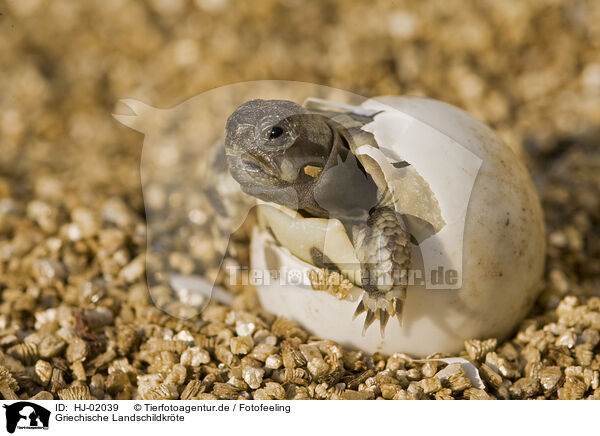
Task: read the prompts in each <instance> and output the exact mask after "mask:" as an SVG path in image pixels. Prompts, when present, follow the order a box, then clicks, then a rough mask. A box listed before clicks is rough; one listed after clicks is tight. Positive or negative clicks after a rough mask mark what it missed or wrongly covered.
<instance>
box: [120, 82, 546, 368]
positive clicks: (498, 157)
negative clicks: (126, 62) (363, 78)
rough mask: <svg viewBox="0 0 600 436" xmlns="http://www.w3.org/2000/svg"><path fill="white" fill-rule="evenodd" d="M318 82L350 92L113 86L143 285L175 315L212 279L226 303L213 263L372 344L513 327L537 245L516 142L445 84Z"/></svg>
mask: <svg viewBox="0 0 600 436" xmlns="http://www.w3.org/2000/svg"><path fill="white" fill-rule="evenodd" d="M313 95H324V96H331V95H336V100H338V99H339V100H343V101H346V102H347V101H352V102H355V101H359V97H358V96H354V95H351V94H349V93H344V92H342V91H340V90H331V89H328V88H327V89H325V88H319V87H316V85H311V84H302V83H297V82H276V83H271V82H269V81H259V82H248V83H243V84H234V85H229V86H225V87H222V88H219V89H215V90H212V91H210V92H207V93H204V94H200V95H198V96H196V97H194V98H193V99H190V100H188V101H186V102H185V103H182V104H181V105H178V106H176V107H174V108H170V109H167V110H163V109H156V108H151V107H149V106H148V105H144V104H142V103H140V102H136V101H132V100H126V101H125V103H126V104H127V105H128V106H129V107H130V108H132V110H133V112H134V113H135V115H119V116H117V118H118V119H119V120H120V121H122V122H123V123H125V124H126V125H128V126H131V127H133V128H135V129H137V130H140V131H142V132H144V133H146V137H145V140H144V149H143V152H142V186H143V194H144V203H145V207H146V216H147V220H148V226H147V238H148V255H147V256H146V274H147V278H148V283H149V289H150V295H151V296H152V298H153V299H154V301H155V303H156V304H157V305H158V306H159V307H160V308H161V309H163V310H165V311H167V312H168V313H170V314H173V315H175V316H178V317H183V318H191V317H193V316H195V315H196V314H197V313H198V311H199V310H202V309H203V308H204V307H205V305H206V304H207V302H208V300H209V299H208V298H207V297H208V296H210V295H211V294H210V293H211V290H212V298H216V299H219V300H220V301H222V302H225V303H226V302H227V298H229V299H231V295H229V294H227V293H226V291H224V290H223V288H219V286H213V285H214V283H216V282H218V280H220V279H219V274H217V273H218V271H219V265H223V268H222V272H223V271H226V272H227V271H233V273H232V274H231V275H230V276H227V275H225V277H233V278H234V280H238V278H239V277H249V278H250V280H251V281H252V284H253V285H254V286H255V287H256V289H257V292H258V297H259V299H260V302H261V304H262V306H263V308H264V309H265V310H267V311H268V312H271V313H273V314H275V315H278V316H280V317H285V318H286V319H289V320H290V321H293V322H295V323H297V324H300V325H301V326H303V327H304V328H305V329H307V330H308V331H310V333H311V334H312V335H314V336H317V337H322V338H326V339H329V340H333V341H336V342H338V343H340V344H342V345H346V346H350V347H354V348H358V349H361V350H363V351H366V352H370V353H374V352H381V353H386V354H392V353H395V352H398V351H400V352H404V353H409V354H413V355H418V356H426V355H429V354H431V353H450V354H451V353H456V352H458V351H459V350H461V349H462V348H463V343H464V341H465V340H467V339H470V338H480V339H486V338H491V337H495V338H497V339H498V340H502V339H503V338H504V337H506V336H507V335H508V334H510V332H511V331H513V329H514V328H515V327H516V325H517V324H518V323H519V322H520V321H521V320H522V319H523V317H524V316H525V314H526V313H527V311H528V309H529V308H530V307H531V305H532V304H533V302H534V301H535V298H536V296H537V295H538V293H539V291H540V289H541V288H540V286H539V282H540V278H541V277H542V273H543V268H544V258H545V249H546V247H545V237H544V234H545V229H544V222H543V216H542V210H541V206H540V202H539V198H538V196H537V193H536V190H535V187H534V185H533V183H532V181H531V178H530V177H529V174H528V172H527V170H526V168H525V166H524V165H523V163H522V162H521V161H520V159H519V158H518V157H517V156H516V155H515V154H514V153H513V152H512V150H510V148H509V147H507V146H506V145H505V144H504V143H503V142H502V140H501V139H500V138H499V137H498V136H497V135H495V134H494V133H493V132H492V131H491V130H490V129H489V128H487V127H486V126H485V125H484V124H483V123H481V122H479V121H477V120H476V119H474V118H473V117H471V116H470V115H468V114H467V113H465V112H463V111H462V110H460V109H458V108H455V107H453V106H450V105H448V104H445V103H442V102H439V101H435V100H430V99H424V98H416V97H397V96H390V97H376V98H372V99H367V100H365V99H362V98H361V99H360V101H362V103H360V104H356V105H352V104H346V103H340V102H338V101H334V100H322V99H317V98H313V97H311V96H313ZM299 102H303V103H302V104H299ZM225 120H227V121H226V122H225ZM211 146H212V147H213V148H212V151H210V152H208V150H209V148H210V147H211ZM252 209H254V210H255V211H256V213H253V214H252V215H251V216H249V215H248V213H249V212H250V211H251V210H252ZM247 218H249V219H247ZM236 229H242V230H243V231H242V232H241V234H243V235H247V234H251V238H250V241H249V246H248V243H247V239H244V238H246V236H242V237H241V239H237V237H236V236H235V234H234V231H236ZM232 234H233V235H234V236H233V238H232V237H231V236H232ZM228 243H229V247H230V248H229V249H228ZM227 253H229V254H227ZM240 253H241V254H242V256H239V257H236V256H237V255H239V254H240ZM246 256H247V257H248V258H249V262H250V263H249V266H250V270H249V271H248V274H246V273H245V272H243V271H242V273H241V274H239V275H237V276H236V274H237V273H236V271H240V270H239V269H236V265H239V263H236V262H239V261H238V259H240V260H242V259H244V258H246ZM224 259H225V260H224ZM231 265H233V268H232V269H230V267H231ZM226 274H229V273H228V272H227V273H226ZM261 274H262V275H261ZM236 277H238V278H236ZM230 283H234V282H230ZM235 283H237V282H235ZM357 316H359V318H358V319H356V318H357ZM363 317H364V318H363ZM392 317H393V318H396V319H397V320H398V321H400V322H390V318H392ZM377 321H378V324H379V329H374V328H369V326H371V325H372V324H373V323H376V322H377ZM384 333H385V335H384Z"/></svg>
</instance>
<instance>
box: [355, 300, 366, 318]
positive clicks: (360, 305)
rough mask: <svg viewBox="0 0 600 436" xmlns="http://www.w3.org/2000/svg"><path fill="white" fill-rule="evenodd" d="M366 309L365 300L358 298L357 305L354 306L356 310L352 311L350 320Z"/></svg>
mask: <svg viewBox="0 0 600 436" xmlns="http://www.w3.org/2000/svg"><path fill="white" fill-rule="evenodd" d="M365 310H366V308H365V302H364V301H363V300H360V303H358V306H356V310H355V311H354V315H352V321H354V320H355V319H356V317H357V316H358V315H360V314H361V313H363V312H364V311H365Z"/></svg>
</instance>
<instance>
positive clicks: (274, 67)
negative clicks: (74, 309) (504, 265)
mask: <svg viewBox="0 0 600 436" xmlns="http://www.w3.org/2000/svg"><path fill="white" fill-rule="evenodd" d="M259 79H285V80H296V81H304V82H312V83H318V84H321V85H328V86H332V87H336V88H341V89H344V90H347V91H350V92H353V93H356V94H360V95H363V96H365V97H372V96H376V95H384V94H411V95H421V96H427V97H431V98H436V99H440V100H443V101H446V102H449V103H452V104H454V105H457V106H459V107H461V108H464V109H466V110H467V111H468V112H470V113H471V114H473V115H475V116H476V117H478V118H479V119H481V120H483V121H484V122H486V123H488V124H489V125H490V126H491V127H492V128H494V129H495V130H496V131H497V132H498V133H499V135H500V136H501V137H502V138H503V139H504V140H505V141H506V142H507V143H508V144H509V146H510V147H511V148H512V149H513V150H514V151H515V152H516V153H517V154H519V155H520V156H521V157H522V158H523V159H524V160H525V161H526V163H527V165H528V166H529V168H530V170H531V171H532V174H533V176H534V180H535V182H536V185H537V187H538V189H539V191H540V194H541V196H542V200H543V205H544V210H545V214H546V220H547V230H548V244H549V254H548V264H547V274H546V282H547V283H546V288H545V291H544V294H543V295H542V297H541V298H540V300H539V302H538V306H537V307H536V309H535V311H536V313H538V314H546V315H547V316H548V319H552V316H553V312H552V311H553V310H554V309H555V308H556V306H557V304H558V302H559V301H560V299H562V298H563V297H564V296H566V295H600V231H599V230H600V2H598V1H595V0H588V1H586V0H526V1H523V0H504V1H495V0H481V1H477V0H469V1H464V0H433V1H427V2H423V1H418V0H397V1H369V2H360V1H341V0H325V1H318V2H303V1H301V0H261V1H252V2H250V1H236V0H149V1H148V2H136V1H125V0H104V1H80V2H77V1H72V0H53V1H50V0H0V290H2V289H3V288H5V289H11V290H12V291H14V292H12V293H9V292H5V293H4V294H3V299H2V302H1V305H0V312H1V313H2V314H4V315H2V316H3V317H4V318H2V319H4V321H2V322H3V323H4V324H3V325H8V324H9V323H10V322H14V321H15V319H16V320H17V321H18V322H20V323H21V327H23V328H29V329H32V328H34V321H33V319H32V318H31V313H33V312H34V311H35V308H36V307H37V306H41V307H53V306H54V305H56V304H58V302H59V301H66V302H69V301H78V299H84V298H88V299H91V300H90V301H99V300H101V301H103V303H102V304H104V305H106V306H111V305H113V306H114V307H116V306H118V304H119V303H118V300H119V298H121V297H122V298H124V299H126V298H131V297H129V296H128V295H131V293H130V294H125V293H121V294H119V292H118V290H116V291H114V292H113V294H114V295H113V294H111V291H110V290H109V291H106V285H105V284H104V285H102V284H98V281H102V280H104V281H107V282H109V283H110V280H108V279H109V278H111V277H118V278H119V279H120V280H121V282H122V283H128V284H130V285H131V284H132V283H133V284H136V283H138V284H139V283H143V277H142V276H143V261H141V260H140V259H141V258H140V256H141V253H143V250H144V247H145V245H144V244H145V238H144V212H143V210H144V209H143V203H142V195H141V186H140V174H139V162H140V153H141V149H142V142H143V136H142V135H141V134H140V133H137V132H135V131H133V130H131V129H128V128H126V127H124V126H122V125H120V124H119V123H118V122H117V121H115V120H114V119H113V118H112V116H111V113H113V112H115V108H116V104H117V102H118V100H119V99H122V98H135V99H138V100H141V101H143V102H146V103H148V104H150V105H153V106H158V107H165V108H166V107H172V106H175V105H177V104H179V103H180V102H182V101H184V100H186V99H188V98H190V97H193V96H195V95H197V94H199V93H201V92H204V91H207V90H209V89H212V88H215V87H218V86H222V85H226V84H230V83H234V82H239V81H247V80H259ZM100 218H102V219H100ZM101 222H102V223H106V222H110V223H113V224H115V225H116V226H117V227H119V228H120V229H121V231H122V233H121V236H119V237H118V238H117V239H118V241H120V242H118V241H117V242H114V241H113V240H112V239H111V238H110V237H109V236H111V235H104V239H103V238H102V236H101V237H99V238H97V239H94V241H96V242H93V243H92V242H87V243H86V244H81V243H78V242H77V241H78V240H79V239H80V238H84V239H85V238H86V235H87V236H90V235H95V234H96V233H97V232H98V231H99V230H98V226H101V224H100V223H101ZM69 232H70V233H69ZM77 232H79V233H77ZM54 236H58V238H59V239H61V238H66V239H65V240H70V241H71V242H69V243H68V244H67V243H65V245H62V246H61V245H60V244H55V245H52V244H51V242H53V241H54V240H53V239H52V237H54ZM112 236H115V235H114V234H112ZM119 238H121V239H119ZM44 241H45V242H44ZM48 241H50V242H48ZM123 241H125V242H123ZM43 242H44V243H45V245H44V247H43V248H39V247H40V245H39V244H42V243H43ZM54 242H55V241H54ZM111 243H113V245H114V244H117V245H116V246H117V247H121V248H119V250H117V249H116V248H114V247H113V248H110V247H112V245H110V244H111ZM119 244H121V245H119ZM56 247H58V248H56ZM107 247H108V248H107ZM102 249H104V251H101V250H102ZM52 250H54V251H52ZM61 250H62V251H61ZM111 250H112V251H111ZM59 251H60V253H59ZM48 252H50V253H51V254H52V253H54V254H53V255H52V256H54V257H55V258H56V259H59V262H58V263H52V262H51V263H50V264H42V265H41V266H40V264H39V262H38V261H39V259H40V258H44V259H45V258H47V257H48V256H50V255H49V254H48ZM57 253H58V254H57ZM107 253H108V254H107ZM115 253H116V254H115ZM117 254H118V255H117ZM52 256H50V257H52ZM136 262H137V263H136ZM65 271H68V272H69V274H70V275H69V280H67V281H66V282H65V281H64V280H63V284H61V285H57V284H55V283H53V282H52V280H55V279H56V278H57V277H58V278H61V277H62V278H64V275H65V274H66V272H65ZM78 276H81V277H83V278H84V279H82V280H83V281H82V282H81V283H84V282H85V283H92V285H90V286H88V285H82V284H80V283H79V282H78V281H77V277H78ZM117 282H118V281H117ZM32 283H33V284H36V283H37V284H40V283H41V284H42V285H43V286H42V291H39V289H38V291H31V288H28V286H30V285H31V284H32ZM48 283H50V284H52V286H49V285H48ZM118 283H120V282H118ZM85 286H88V287H85ZM119 286H121V285H119ZM81 287H84V288H85V290H86V291H85V292H83V293H81V292H79V293H78V294H77V295H75V294H73V295H71V294H70V293H69V290H70V289H71V288H73V289H79V290H80V291H81ZM109 288H110V286H109ZM123 289H124V288H122V289H121V290H123ZM86 292H87V293H86ZM24 295H26V296H27V298H24ZM74 295H75V296H74ZM98 295H101V296H102V298H105V297H106V296H107V295H109V296H110V295H112V296H111V297H110V298H109V297H106V298H108V299H104V300H102V299H101V297H98ZM119 296H121V297H119ZM94 298H95V300H94ZM111 298H112V300H111ZM545 311H548V312H545ZM7 313H13V314H15V315H14V316H13V317H12V318H11V320H9V318H8V316H7V315H6V314H7ZM9 321H10V322H9Z"/></svg>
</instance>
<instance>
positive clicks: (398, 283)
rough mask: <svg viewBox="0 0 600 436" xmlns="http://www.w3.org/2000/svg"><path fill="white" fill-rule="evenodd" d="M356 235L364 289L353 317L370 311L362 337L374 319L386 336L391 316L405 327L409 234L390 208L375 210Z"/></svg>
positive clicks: (356, 248) (355, 243)
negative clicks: (403, 311) (403, 313)
mask: <svg viewBox="0 0 600 436" xmlns="http://www.w3.org/2000/svg"><path fill="white" fill-rule="evenodd" d="M354 234H355V236H354V247H355V250H356V254H357V257H358V260H359V261H360V265H361V275H362V288H363V289H364V290H365V293H364V294H363V298H362V300H361V301H360V303H359V304H358V307H357V308H356V311H355V313H354V318H356V317H357V316H358V315H360V314H361V313H363V312H367V314H366V316H365V322H364V327H363V335H364V334H365V332H366V330H367V329H368V328H369V327H370V326H371V324H373V322H374V321H375V320H379V327H380V332H381V337H383V336H384V332H385V327H386V325H387V322H388V320H389V318H390V317H393V316H395V317H397V318H398V321H399V322H400V325H402V310H403V308H404V301H405V299H406V287H407V272H408V268H409V267H410V254H411V251H410V250H411V248H410V235H409V233H408V232H407V231H406V226H405V224H404V221H403V220H402V218H401V216H400V215H398V214H397V213H396V211H395V210H394V209H393V208H392V207H388V206H384V207H378V208H375V209H373V210H372V211H371V213H370V214H369V218H368V219H367V222H366V225H362V226H360V229H359V230H358V231H357V232H354Z"/></svg>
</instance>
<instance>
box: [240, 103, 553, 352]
mask: <svg viewBox="0 0 600 436" xmlns="http://www.w3.org/2000/svg"><path fill="white" fill-rule="evenodd" d="M362 107H363V108H365V110H373V111H380V112H379V114H378V115H375V117H374V121H373V122H372V123H370V124H368V125H366V126H365V127H364V130H368V131H370V132H372V133H373V134H374V135H375V139H376V140H377V143H378V145H379V149H363V150H362V152H364V153H365V154H366V155H367V157H365V159H367V160H369V159H370V160H372V161H373V163H374V164H377V167H378V168H380V169H381V171H382V172H383V174H384V175H385V177H386V180H387V181H388V186H390V188H391V190H392V192H393V195H394V198H397V199H398V207H399V208H400V209H402V210H401V212H404V213H405V212H406V209H405V208H408V209H409V212H410V213H414V214H417V216H419V213H420V214H421V216H422V217H423V214H427V213H428V212H427V210H429V211H431V210H433V209H432V208H429V209H427V210H425V211H424V212H423V211H421V212H419V210H420V209H419V208H421V209H422V205H423V204H425V203H427V202H428V201H429V202H430V203H431V201H430V200H431V199H424V198H423V192H425V191H423V190H420V189H412V190H411V189H410V187H411V186H413V187H414V185H411V184H409V185H408V187H407V185H406V180H409V179H407V178H406V177H404V176H403V173H401V172H395V169H394V168H393V167H392V166H391V165H390V162H393V161H394V160H396V159H404V160H406V161H408V162H410V164H411V167H412V168H414V169H415V170H416V171H417V173H418V176H419V177H421V178H422V179H424V180H425V181H426V182H427V187H428V189H430V191H431V192H432V195H433V196H434V197H435V200H436V201H435V202H433V203H435V204H436V207H437V206H439V212H440V213H441V216H438V218H439V219H436V222H437V223H438V225H437V227H438V228H436V231H435V233H434V234H431V235H427V236H426V237H425V239H423V240H421V241H420V244H419V246H413V265H411V268H413V269H415V270H418V271H422V273H423V276H424V277H423V279H424V281H423V282H422V283H418V277H417V280H416V281H415V283H414V284H412V285H409V287H408V290H407V298H406V303H405V308H404V314H403V324H402V326H400V325H399V324H398V322H396V320H395V319H392V320H390V322H389V323H388V326H387V328H386V332H385V337H384V338H381V336H380V334H379V329H377V328H370V329H368V330H367V332H366V334H365V335H364V336H363V335H362V334H361V333H362V325H363V317H364V315H362V316H359V317H358V318H357V319H355V320H353V319H352V315H353V313H354V310H355V308H356V305H357V302H358V299H359V297H360V295H361V292H362V290H361V289H360V288H358V287H356V288H355V289H354V290H353V291H352V292H351V294H350V296H349V297H348V298H347V299H345V300H338V299H336V298H335V297H334V296H332V295H330V294H329V293H327V292H317V291H314V290H313V289H312V287H311V285H310V282H308V281H306V280H304V282H303V283H290V282H289V281H288V283H285V284H282V282H281V281H275V280H272V281H271V282H270V283H266V282H264V281H263V283H259V284H258V285H257V289H258V294H259V297H260V300H261V303H262V304H263V306H264V308H265V309H267V310H268V311H270V312H273V313H275V314H278V315H281V316H285V317H287V318H289V319H292V320H294V321H296V322H298V323H299V324H301V325H303V326H304V327H305V328H306V329H308V330H309V331H311V332H312V333H313V334H314V335H316V336H319V337H323V338H327V339H332V340H335V341H337V342H339V343H341V344H343V345H346V346H350V347H355V348H359V349H362V350H364V351H367V352H376V351H379V352H383V353H386V354H390V353H394V352H404V353H409V354H412V355H416V356H425V355H428V354H431V353H436V352H442V353H450V354H452V353H457V352H459V351H460V350H461V349H462V348H463V343H464V341H465V340H466V339H470V338H488V337H496V338H498V339H502V338H505V337H506V336H507V335H509V334H510V333H511V332H512V331H513V329H514V328H516V326H517V324H518V323H519V322H520V321H521V320H522V319H523V317H524V316H525V314H526V313H527V311H528V310H529V308H530V307H531V305H532V304H533V302H534V301H535V298H536V297H537V295H538V293H539V290H540V286H539V284H540V279H541V276H542V272H543V265H544V258H545V249H546V247H545V237H544V233H545V231H544V222H543V216H542V210H541V206H540V202H539V198H538V196H537V192H536V190H535V188H534V186H533V183H532V181H531V178H530V176H529V174H528V172H527V170H526V169H525V167H524V165H523V163H522V162H521V161H520V160H519V159H518V158H517V156H516V155H514V153H513V152H512V151H511V150H510V149H509V148H508V147H507V146H506V145H505V144H504V143H503V142H502V141H501V140H500V139H499V138H498V136H496V135H495V134H494V133H493V132H492V131H491V130H490V129H489V128H488V127H487V126H485V125H484V124H483V123H481V122H480V121H478V120H476V119H474V118H473V117H471V116H470V115H468V114H467V113H466V112H464V111H462V110H460V109H458V108H456V107H453V106H451V105H448V104H445V103H442V102H438V101H434V100H429V99H422V98H409V97H378V98H376V99H372V100H367V101H366V102H364V103H363V104H362ZM360 153H361V148H360V147H359V149H358V150H357V154H360ZM363 161H364V160H361V162H363ZM415 180H416V179H415ZM421 185H423V184H421ZM417 188H418V186H417ZM270 210H271V212H269V213H267V214H266V215H268V216H266V217H265V216H264V215H265V214H263V220H264V221H265V222H266V226H267V227H269V228H270V231H271V232H272V233H273V235H274V236H275V237H276V238H277V240H278V241H280V242H281V244H282V245H283V246H281V245H280V244H279V243H277V242H275V240H274V239H273V238H272V236H271V235H270V232H268V231H266V230H264V229H263V230H260V229H256V230H255V232H254V235H253V240H252V245H251V267H252V269H253V270H259V271H264V270H271V271H272V270H277V271H281V272H282V274H286V272H287V273H289V272H290V271H299V272H301V274H302V276H303V278H306V277H307V275H308V271H309V270H310V269H315V267H314V266H313V265H311V264H310V263H308V262H310V259H309V258H308V256H307V255H306V253H307V249H308V248H309V247H308V246H309V245H310V244H311V243H313V242H314V241H311V238H313V239H314V238H316V239H319V237H320V236H319V231H318V230H316V229H320V231H321V232H325V230H326V229H327V228H328V226H329V225H331V223H330V224H327V223H326V222H327V220H316V219H311V218H302V217H300V216H295V217H293V218H292V217H291V216H290V214H289V213H286V212H284V211H282V210H281V209H277V208H270ZM277 211H279V213H277ZM437 213H438V212H437V209H436V214H437ZM311 220H312V222H311ZM330 221H332V220H330ZM430 222H432V220H430ZM311 226H312V227H311ZM315 226H316V227H315ZM334 228H335V225H334ZM338 230H339V229H338ZM332 233H333V235H337V236H335V237H332V236H330V235H329V234H327V238H330V237H332V240H333V239H335V240H336V241H337V242H335V243H333V242H332V244H333V245H330V247H332V248H330V249H327V246H328V245H325V247H326V250H328V251H331V250H333V251H335V250H334V248H336V249H337V250H338V251H337V253H338V254H339V255H340V256H342V257H343V256H347V257H348V256H352V255H353V253H352V252H351V248H348V245H347V244H346V245H344V244H345V243H343V241H342V239H343V238H341V237H340V236H339V234H337V233H336V232H335V231H334V232H332ZM324 234H325V233H324ZM309 236H310V237H309ZM323 238H324V236H323ZM323 238H321V239H320V241H321V243H323V242H322V241H323ZM336 238H337V239H336ZM340 241H342V242H340ZM336 244H341V245H336ZM440 265H442V266H443V269H444V271H449V270H453V271H456V272H457V280H448V282H446V283H442V284H440V283H439V278H440V276H439V274H438V275H437V276H436V275H435V274H436V270H437V268H438V267H439V266H440ZM356 282H357V281H356V280H355V283H356ZM358 283H360V282H359V281H358Z"/></svg>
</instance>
